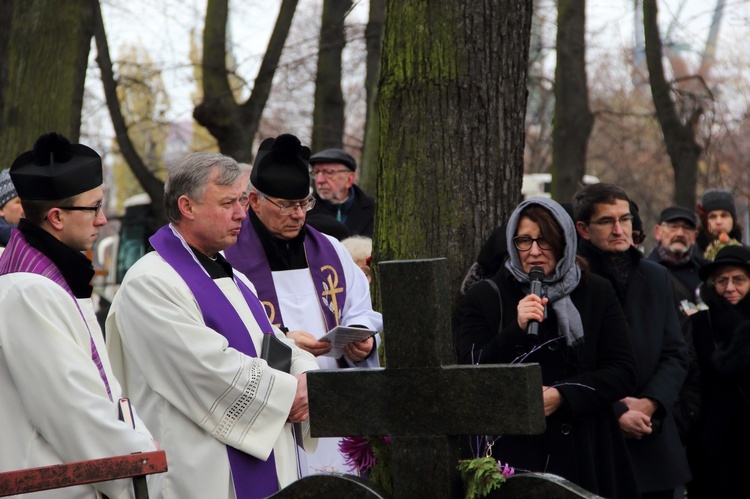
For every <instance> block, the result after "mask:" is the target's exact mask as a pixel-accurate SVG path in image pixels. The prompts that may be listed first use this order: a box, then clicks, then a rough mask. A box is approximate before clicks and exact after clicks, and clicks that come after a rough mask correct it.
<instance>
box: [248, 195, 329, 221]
mask: <svg viewBox="0 0 750 499" xmlns="http://www.w3.org/2000/svg"><path fill="white" fill-rule="evenodd" d="M258 194H260V193H258ZM260 198H261V199H265V200H266V201H268V202H269V203H271V204H272V205H274V206H275V207H277V208H278V209H279V215H281V216H282V217H285V216H288V215H291V214H292V213H296V212H297V210H302V212H306V211H310V210H312V209H313V207H314V206H315V198H310V199H308V200H307V201H303V202H301V203H299V204H293V205H291V206H288V205H283V204H279V203H277V202H275V201H273V200H272V199H270V198H268V196H266V195H265V194H260Z"/></svg>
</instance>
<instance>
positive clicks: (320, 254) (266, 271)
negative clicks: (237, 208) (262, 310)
mask: <svg viewBox="0 0 750 499" xmlns="http://www.w3.org/2000/svg"><path fill="white" fill-rule="evenodd" d="M305 230H306V231H307V234H306V235H305V241H304V246H305V256H306V257H307V266H308V268H309V270H310V275H311V276H312V280H313V283H314V285H315V290H316V291H317V293H318V298H319V301H318V303H319V304H320V309H321V311H322V313H323V318H324V319H325V323H326V326H327V328H328V329H332V328H334V327H336V326H338V325H339V321H340V320H341V313H342V311H343V309H344V303H346V278H345V277H344V268H343V267H342V265H341V261H340V260H339V256H338V253H336V249H335V248H334V247H333V245H332V244H331V242H330V241H329V240H328V239H327V238H326V236H324V235H323V234H321V233H320V232H318V231H317V230H315V229H313V228H312V227H310V226H309V225H307V226H305ZM224 254H225V255H226V257H227V260H229V262H230V263H231V264H232V266H233V267H234V268H236V269H237V270H239V271H240V272H242V273H243V274H245V275H246V276H247V277H249V278H250V280H251V281H252V282H253V284H254V285H255V289H256V290H257V292H258V297H259V298H260V299H261V301H262V302H263V305H264V306H265V307H266V312H268V317H269V319H270V320H271V322H272V323H273V324H276V325H277V326H279V325H285V324H284V319H283V317H282V316H281V307H280V306H279V298H278V296H277V295H276V288H275V287H274V285H273V275H272V273H271V266H270V265H269V264H268V258H267V257H266V252H265V250H264V249H263V244H262V243H261V242H260V238H259V237H258V234H256V233H255V229H254V227H253V224H252V222H250V217H249V216H248V217H247V218H245V220H243V221H242V230H241V231H240V235H239V237H238V238H237V243H236V244H234V245H232V246H230V247H229V248H227V249H226V250H224Z"/></svg>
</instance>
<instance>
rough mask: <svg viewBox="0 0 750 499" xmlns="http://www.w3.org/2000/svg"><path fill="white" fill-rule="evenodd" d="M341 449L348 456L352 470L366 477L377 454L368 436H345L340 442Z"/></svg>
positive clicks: (347, 460) (347, 461) (347, 462)
mask: <svg viewBox="0 0 750 499" xmlns="http://www.w3.org/2000/svg"><path fill="white" fill-rule="evenodd" d="M339 451H340V452H341V453H342V454H343V455H344V456H345V457H346V464H347V465H349V470H350V471H356V472H358V473H359V474H360V475H361V476H363V477H366V476H367V474H368V472H369V471H370V470H371V469H372V467H373V466H374V465H375V455H374V454H373V453H372V446H371V445H370V441H369V439H367V438H366V437H344V438H342V439H341V442H339Z"/></svg>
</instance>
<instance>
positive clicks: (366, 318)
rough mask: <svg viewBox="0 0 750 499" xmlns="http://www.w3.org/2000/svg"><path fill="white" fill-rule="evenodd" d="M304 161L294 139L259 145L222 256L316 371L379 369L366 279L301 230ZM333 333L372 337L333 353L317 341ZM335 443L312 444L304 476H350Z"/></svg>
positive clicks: (337, 247) (331, 245) (339, 250)
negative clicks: (362, 332) (245, 201)
mask: <svg viewBox="0 0 750 499" xmlns="http://www.w3.org/2000/svg"><path fill="white" fill-rule="evenodd" d="M308 158H309V149H308V148H307V147H304V146H302V145H301V144H300V141H299V139H297V137H295V136H293V135H289V134H284V135H280V136H278V137H276V138H275V139H274V138H268V139H266V140H264V141H263V142H262V143H261V145H260V148H259V150H258V154H257V155H256V157H255V162H254V164H253V170H252V173H251V174H250V182H251V184H252V185H251V187H250V192H249V194H248V198H249V202H250V210H249V214H248V218H247V219H246V220H244V221H243V222H242V231H241V233H240V235H239V238H238V241H237V243H236V244H235V245H233V246H231V247H229V248H227V250H226V251H225V254H226V257H227V259H228V260H229V261H230V262H231V263H232V265H233V266H234V267H235V268H237V269H238V270H240V271H241V272H243V273H244V274H245V275H247V276H248V277H249V278H250V280H251V281H252V282H253V284H255V287H256V289H257V290H258V297H259V298H260V299H261V301H262V302H263V305H264V306H265V307H266V311H267V313H268V317H269V318H270V319H271V322H272V323H273V324H275V325H278V326H279V327H280V328H282V330H283V331H285V332H286V334H287V337H289V338H293V339H294V340H295V342H296V343H297V345H298V346H299V347H300V348H302V349H305V350H307V351H308V352H310V353H312V354H314V355H315V356H316V358H317V360H318V365H320V367H321V369H341V368H348V367H378V366H379V363H378V351H377V350H378V342H379V335H378V334H375V333H376V332H379V331H381V330H382V328H383V319H382V316H381V315H380V314H379V313H378V312H375V311H373V309H372V302H371V300H370V286H369V283H368V281H367V277H366V276H365V274H364V273H363V272H362V270H361V269H360V268H359V267H358V266H357V265H356V263H355V262H354V260H353V259H352V257H351V255H350V254H349V252H348V251H347V250H346V248H345V247H344V246H343V245H342V244H341V243H340V242H339V241H337V240H336V239H334V238H333V237H330V236H327V235H325V234H322V233H320V232H318V231H317V230H315V229H313V228H312V227H310V226H309V225H307V224H305V217H306V214H307V211H308V210H310V209H311V208H312V207H313V206H314V204H315V198H314V197H313V196H312V195H311V194H310V173H309V166H308V164H307V161H306V160H307V159H308ZM336 326H351V327H358V328H364V329H367V330H369V331H372V332H373V333H366V334H374V336H371V337H369V338H367V339H364V340H361V341H352V342H350V343H348V344H346V346H345V347H344V348H343V354H339V353H338V350H332V347H331V344H330V343H327V342H324V341H320V338H321V337H322V336H323V335H324V334H325V333H326V332H327V331H329V330H331V329H333V328H335V327H336ZM334 354H335V355H334ZM332 355H333V356H332ZM364 389H366V387H365V388H364ZM339 442H340V439H339V438H321V439H319V440H318V445H317V449H316V450H315V452H313V453H308V454H307V473H308V474H315V473H331V472H333V473H348V472H350V471H351V470H350V467H349V466H348V465H347V464H346V460H345V458H344V457H343V456H342V454H341V453H340V452H339V449H338V444H339Z"/></svg>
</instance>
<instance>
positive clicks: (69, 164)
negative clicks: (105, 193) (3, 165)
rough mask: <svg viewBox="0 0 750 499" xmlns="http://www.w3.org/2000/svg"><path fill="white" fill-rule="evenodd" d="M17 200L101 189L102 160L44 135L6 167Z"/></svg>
mask: <svg viewBox="0 0 750 499" xmlns="http://www.w3.org/2000/svg"><path fill="white" fill-rule="evenodd" d="M10 178H11V179H12V180H13V185H14V186H15V187H16V191H17V192H18V197H20V198H21V199H28V200H30V201H51V200H56V199H64V198H69V197H71V196H75V195H76V194H81V193H82V192H86V191H90V190H91V189H94V188H96V187H99V186H100V185H102V158H101V157H100V156H99V154H97V152H96V151H94V150H93V149H91V148H90V147H87V146H85V145H83V144H71V143H70V141H69V140H68V139H67V138H65V137H64V136H62V135H60V134H59V133H54V132H52V133H46V134H44V135H42V136H40V137H39V138H38V139H37V140H36V142H35V143H34V149H32V150H31V151H26V152H25V153H23V154H21V155H20V156H18V157H17V158H16V160H15V161H13V164H12V165H11V166H10Z"/></svg>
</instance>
